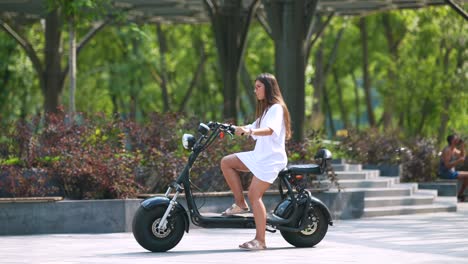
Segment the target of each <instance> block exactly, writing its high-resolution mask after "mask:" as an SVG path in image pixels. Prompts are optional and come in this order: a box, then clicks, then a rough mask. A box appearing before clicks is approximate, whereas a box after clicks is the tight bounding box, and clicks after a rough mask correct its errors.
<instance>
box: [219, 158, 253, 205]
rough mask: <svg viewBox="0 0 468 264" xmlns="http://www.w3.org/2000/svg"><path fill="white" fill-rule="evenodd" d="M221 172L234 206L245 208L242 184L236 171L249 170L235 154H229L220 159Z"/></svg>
mask: <svg viewBox="0 0 468 264" xmlns="http://www.w3.org/2000/svg"><path fill="white" fill-rule="evenodd" d="M221 170H222V171H223V175H224V178H225V179H226V182H227V184H228V185H229V188H231V191H232V193H233V195H234V202H235V203H236V205H237V206H239V207H241V208H247V207H248V205H247V203H246V202H245V199H244V194H243V193H242V183H241V180H240V176H239V173H238V171H249V169H248V168H247V167H246V166H245V165H244V163H242V161H241V160H240V159H239V158H238V157H237V156H236V155H235V154H231V155H228V156H225V157H224V158H222V159H221Z"/></svg>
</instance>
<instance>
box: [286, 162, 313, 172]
mask: <svg viewBox="0 0 468 264" xmlns="http://www.w3.org/2000/svg"><path fill="white" fill-rule="evenodd" d="M288 171H289V172H290V173H291V174H307V173H312V174H321V172H320V166H319V165H317V164H299V165H289V166H288Z"/></svg>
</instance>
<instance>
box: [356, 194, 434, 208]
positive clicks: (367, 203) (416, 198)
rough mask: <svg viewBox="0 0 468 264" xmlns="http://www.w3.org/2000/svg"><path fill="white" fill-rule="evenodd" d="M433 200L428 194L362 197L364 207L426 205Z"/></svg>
mask: <svg viewBox="0 0 468 264" xmlns="http://www.w3.org/2000/svg"><path fill="white" fill-rule="evenodd" d="M433 202H434V197H431V196H428V195H421V196H420V195H412V196H389V197H367V198H365V199H364V208H371V207H384V206H401V205H427V204H432V203H433Z"/></svg>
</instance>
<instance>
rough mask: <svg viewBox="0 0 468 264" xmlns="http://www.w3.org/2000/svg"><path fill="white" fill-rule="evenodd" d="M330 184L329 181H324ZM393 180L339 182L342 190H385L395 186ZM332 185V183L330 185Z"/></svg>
mask: <svg viewBox="0 0 468 264" xmlns="http://www.w3.org/2000/svg"><path fill="white" fill-rule="evenodd" d="M322 182H323V183H329V181H328V180H326V181H322ZM394 183H395V182H394V180H393V179H391V178H379V179H366V180H338V184H339V186H340V188H344V189H346V188H384V187H390V186H392V185H393V184H394ZM329 184H330V183H329Z"/></svg>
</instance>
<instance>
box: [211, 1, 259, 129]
mask: <svg viewBox="0 0 468 264" xmlns="http://www.w3.org/2000/svg"><path fill="white" fill-rule="evenodd" d="M219 3H220V4H219V5H218V4H217V2H216V1H211V0H205V6H206V8H207V10H208V12H209V15H210V19H211V25H212V29H213V33H214V36H215V40H216V48H217V50H218V58H219V65H220V66H221V67H220V68H221V74H222V77H223V98H224V99H223V100H224V108H223V117H224V119H225V120H226V119H230V120H232V121H233V122H236V119H237V109H238V96H237V88H238V84H239V79H238V74H239V71H240V63H241V61H242V57H243V56H244V50H245V46H246V40H247V33H248V29H249V26H250V23H251V21H252V17H253V16H254V14H255V12H256V10H257V8H258V6H259V5H260V1H259V0H254V1H252V2H251V3H250V6H249V7H248V9H247V10H245V9H244V8H243V6H242V1H238V0H225V1H220V2H219ZM245 11H247V12H245ZM245 13H247V15H245Z"/></svg>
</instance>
